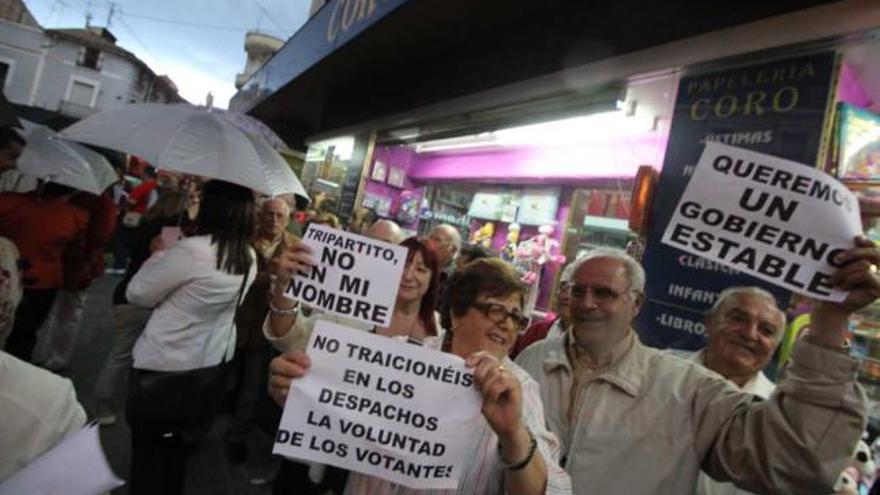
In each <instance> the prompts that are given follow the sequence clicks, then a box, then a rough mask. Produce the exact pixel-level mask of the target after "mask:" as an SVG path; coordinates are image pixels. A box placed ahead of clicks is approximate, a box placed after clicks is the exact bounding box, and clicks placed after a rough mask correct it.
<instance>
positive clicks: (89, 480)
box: [0, 424, 123, 495]
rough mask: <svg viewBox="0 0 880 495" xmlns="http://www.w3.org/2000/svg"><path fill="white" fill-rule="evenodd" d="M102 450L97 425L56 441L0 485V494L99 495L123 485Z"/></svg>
mask: <svg viewBox="0 0 880 495" xmlns="http://www.w3.org/2000/svg"><path fill="white" fill-rule="evenodd" d="M122 484H123V481H122V480H121V479H119V478H117V477H116V475H115V474H113V470H112V469H110V465H109V464H108V463H107V456H105V455H104V449H103V448H102V447H101V439H100V437H99V435H98V425H95V424H93V425H89V426H86V427H85V428H83V429H82V430H80V431H78V432H76V433H73V434H71V435H70V436H68V437H67V438H65V439H64V440H62V441H60V442H58V443H57V444H56V445H55V446H54V447H52V448H51V449H50V450H48V451H46V452H45V453H44V454H42V455H41V456H40V457H38V458H36V459H34V460H33V461H31V463H30V464H28V465H27V466H25V467H24V468H22V470H21V471H19V472H17V473H15V474H13V475H12V476H10V477H9V478H7V479H6V480H4V481H3V482H2V483H0V495H21V494H23V493H26V494H28V495H56V494H58V493H63V494H65V495H98V494H99V493H109V492H110V490H113V489H114V488H116V487H118V486H122Z"/></svg>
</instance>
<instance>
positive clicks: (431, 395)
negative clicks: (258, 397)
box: [273, 320, 482, 489]
mask: <svg viewBox="0 0 880 495" xmlns="http://www.w3.org/2000/svg"><path fill="white" fill-rule="evenodd" d="M307 352H308V354H309V357H310V358H311V360H312V367H311V369H310V370H309V372H308V374H307V375H306V376H305V377H303V378H302V379H300V380H297V381H295V382H294V383H293V385H292V386H291V388H290V393H289V394H288V396H287V404H286V405H285V407H284V414H283V416H282V418H281V423H280V425H279V429H278V434H277V435H276V438H275V448H274V449H273V452H274V453H277V454H281V455H284V456H288V457H294V458H298V459H304V460H309V461H317V462H321V463H325V464H331V465H334V466H339V467H341V468H344V469H349V470H352V471H357V472H360V473H364V474H367V475H372V476H376V477H379V478H382V479H386V480H388V481H392V482H394V483H398V484H400V485H404V486H407V487H410V488H414V489H454V488H456V487H457V486H458V482H459V479H460V477H461V472H462V468H463V466H462V461H463V459H465V458H466V457H467V456H466V454H467V452H465V449H466V448H467V446H468V443H469V440H470V439H471V438H472V437H474V435H475V434H476V428H477V427H478V425H479V420H480V408H481V404H482V401H481V398H480V395H479V393H477V391H476V389H475V388H474V386H473V374H472V373H471V371H470V370H469V369H467V368H465V365H464V360H463V359H461V358H460V357H458V356H455V355H452V354H444V353H440V352H437V351H434V350H431V349H427V348H424V347H418V346H414V345H412V344H407V343H404V342H401V341H398V340H396V339H392V338H388V337H380V336H378V335H375V334H372V333H369V332H364V331H358V330H353V329H351V328H348V327H344V326H341V325H338V324H336V323H332V322H330V321H327V320H320V321H318V323H317V325H316V326H315V331H314V332H313V333H312V338H311V341H310V342H309V346H308V348H307Z"/></svg>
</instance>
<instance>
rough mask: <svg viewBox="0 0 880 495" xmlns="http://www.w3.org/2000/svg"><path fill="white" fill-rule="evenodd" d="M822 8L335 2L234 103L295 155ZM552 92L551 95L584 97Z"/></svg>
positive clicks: (510, 0) (541, 1)
mask: <svg viewBox="0 0 880 495" xmlns="http://www.w3.org/2000/svg"><path fill="white" fill-rule="evenodd" d="M823 3H830V2H828V1H827V0H776V1H773V2H766V1H760V0H758V1H743V2H737V3H735V4H731V3H728V2H693V1H685V0H669V1H664V2H645V1H642V0H618V1H614V2H585V1H583V0H557V1H548V0H479V1H474V0H331V1H330V2H328V3H327V5H325V6H324V7H323V8H322V9H321V10H320V11H319V12H318V13H317V14H316V15H315V16H314V17H313V18H312V19H310V20H309V22H308V23H306V24H305V26H303V28H302V29H301V30H300V31H299V32H297V33H296V34H295V35H294V36H293V37H292V38H291V39H290V40H289V41H288V42H287V44H285V46H284V47H283V48H282V49H281V50H280V51H279V52H278V53H277V54H276V55H275V56H274V57H273V58H272V59H271V60H270V61H269V62H268V63H267V64H266V65H264V66H263V67H262V68H261V69H260V70H259V71H258V72H257V73H255V74H254V76H253V77H252V78H251V79H250V80H249V81H248V83H247V84H246V85H245V87H244V88H243V89H242V91H240V92H239V94H238V95H237V96H236V100H238V103H237V104H238V108H239V109H240V110H244V111H248V112H249V113H251V114H253V115H255V116H257V117H258V118H260V119H262V120H264V121H265V122H267V123H268V124H269V125H270V126H272V127H273V128H274V129H275V130H276V131H277V132H278V133H279V134H280V135H281V136H282V137H283V138H284V139H286V140H287V141H288V144H289V145H291V146H292V147H295V148H301V147H303V144H304V140H305V139H306V138H307V137H308V136H313V135H316V134H323V133H327V132H329V131H333V130H336V129H343V128H346V127H350V126H353V125H356V124H359V123H363V122H368V121H371V120H375V119H378V118H380V117H382V116H387V115H396V114H401V113H405V112H408V111H411V110H413V109H416V108H419V107H423V106H425V105H430V104H436V103H439V102H444V101H446V100H449V99H452V98H458V97H462V96H465V95H470V94H474V93H478V92H481V91H487V90H491V89H493V88H497V87H501V86H504V85H508V84H513V83H517V82H520V81H526V80H530V79H534V78H537V77H539V76H542V75H546V74H554V73H559V72H560V71H563V70H565V69H566V68H570V67H578V66H583V65H586V64H588V63H591V62H595V61H598V60H603V59H607V58H610V57H614V56H617V55H621V54H625V53H630V52H634V51H638V50H642V49H645V48H649V47H652V46H656V45H660V44H663V43H668V42H671V41H675V40H680V39H684V38H689V37H692V36H696V35H699V34H702V33H707V32H710V31H715V30H718V29H722V28H725V27H730V26H735V25H739V24H743V23H746V22H749V21H753V20H758V19H762V18H765V17H770V16H774V15H778V14H783V13H787V12H791V11H794V10H799V9H803V8H807V7H811V6H815V5H819V4H823ZM557 84H558V85H559V87H556V88H552V90H551V91H553V92H556V94H555V95H551V96H552V97H554V98H558V97H559V96H560V93H562V94H564V93H574V94H576V93H577V92H578V91H581V90H583V88H570V87H569V88H566V87H564V81H562V82H557ZM518 103H519V104H522V102H518ZM492 104H493V102H485V103H481V102H480V101H475V102H473V105H474V107H475V108H474V110H493V108H492V106H491V105H492ZM481 105H485V108H480V107H481ZM496 109H497V107H496ZM400 123H405V121H398V122H396V123H395V124H400Z"/></svg>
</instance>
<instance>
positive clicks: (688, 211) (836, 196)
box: [663, 142, 862, 301]
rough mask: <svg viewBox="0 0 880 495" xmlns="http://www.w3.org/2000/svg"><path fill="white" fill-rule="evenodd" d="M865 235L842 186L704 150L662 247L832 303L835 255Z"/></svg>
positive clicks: (812, 173)
mask: <svg viewBox="0 0 880 495" xmlns="http://www.w3.org/2000/svg"><path fill="white" fill-rule="evenodd" d="M861 232H862V227H861V220H860V217H859V205H858V201H857V200H856V197H855V195H853V194H852V192H850V191H849V190H848V189H847V188H846V186H844V185H843V184H841V183H840V182H838V181H837V180H835V179H833V178H831V177H830V176H828V175H827V174H825V173H822V172H820V171H818V170H816V169H814V168H811V167H809V166H806V165H802V164H800V163H797V162H792V161H789V160H783V159H781V158H776V157H773V156H770V155H766V154H763V153H756V152H754V151H749V150H745V149H741V148H736V147H733V146H728V145H725V144H720V143H712V142H710V143H707V144H706V148H705V150H703V154H702V155H701V156H700V161H699V163H698V164H697V167H696V169H695V171H694V175H693V176H692V177H691V180H690V182H689V183H688V186H687V189H685V192H684V194H683V195H682V197H681V200H680V201H679V202H678V206H677V207H676V209H675V212H674V213H673V216H672V220H671V221H670V222H669V225H668V226H667V228H666V232H665V233H664V234H663V242H664V243H665V244H668V245H670V246H673V247H676V248H678V249H681V250H684V251H687V252H689V253H692V254H696V255H699V256H702V257H704V258H707V259H709V260H711V261H717V262H719V263H722V264H724V265H726V266H729V267H730V268H734V269H736V270H740V271H743V272H746V273H749V274H751V275H754V276H756V277H758V278H760V279H763V280H766V281H767V282H770V283H772V284H775V285H778V286H781V287H784V288H786V289H789V290H792V291H795V292H798V293H801V294H804V295H807V296H809V297H814V298H817V299H823V300H829V301H842V300H843V299H845V298H846V292H843V291H839V290H836V289H834V288H832V287H831V285H830V283H829V279H830V277H831V275H832V274H833V273H834V272H835V271H836V270H837V268H839V265H838V264H837V263H836V261H835V259H834V256H835V255H836V254H837V253H839V252H841V251H843V250H845V249H848V248H850V247H852V240H853V237H855V236H856V235H859V234H860V233H861Z"/></svg>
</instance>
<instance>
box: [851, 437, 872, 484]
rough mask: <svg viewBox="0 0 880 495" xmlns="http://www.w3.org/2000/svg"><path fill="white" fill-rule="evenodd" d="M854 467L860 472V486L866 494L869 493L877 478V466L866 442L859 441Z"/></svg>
mask: <svg viewBox="0 0 880 495" xmlns="http://www.w3.org/2000/svg"><path fill="white" fill-rule="evenodd" d="M852 465H853V466H855V467H856V469H858V470H859V486H860V487H862V488H863V490H864V493H868V490H870V489H871V487H872V486H873V485H874V479H875V478H876V476H877V464H876V463H875V462H874V453H873V452H872V451H871V448H870V447H868V444H867V443H865V441H864V440H859V443H858V445H856V453H855V454H853V460H852Z"/></svg>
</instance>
